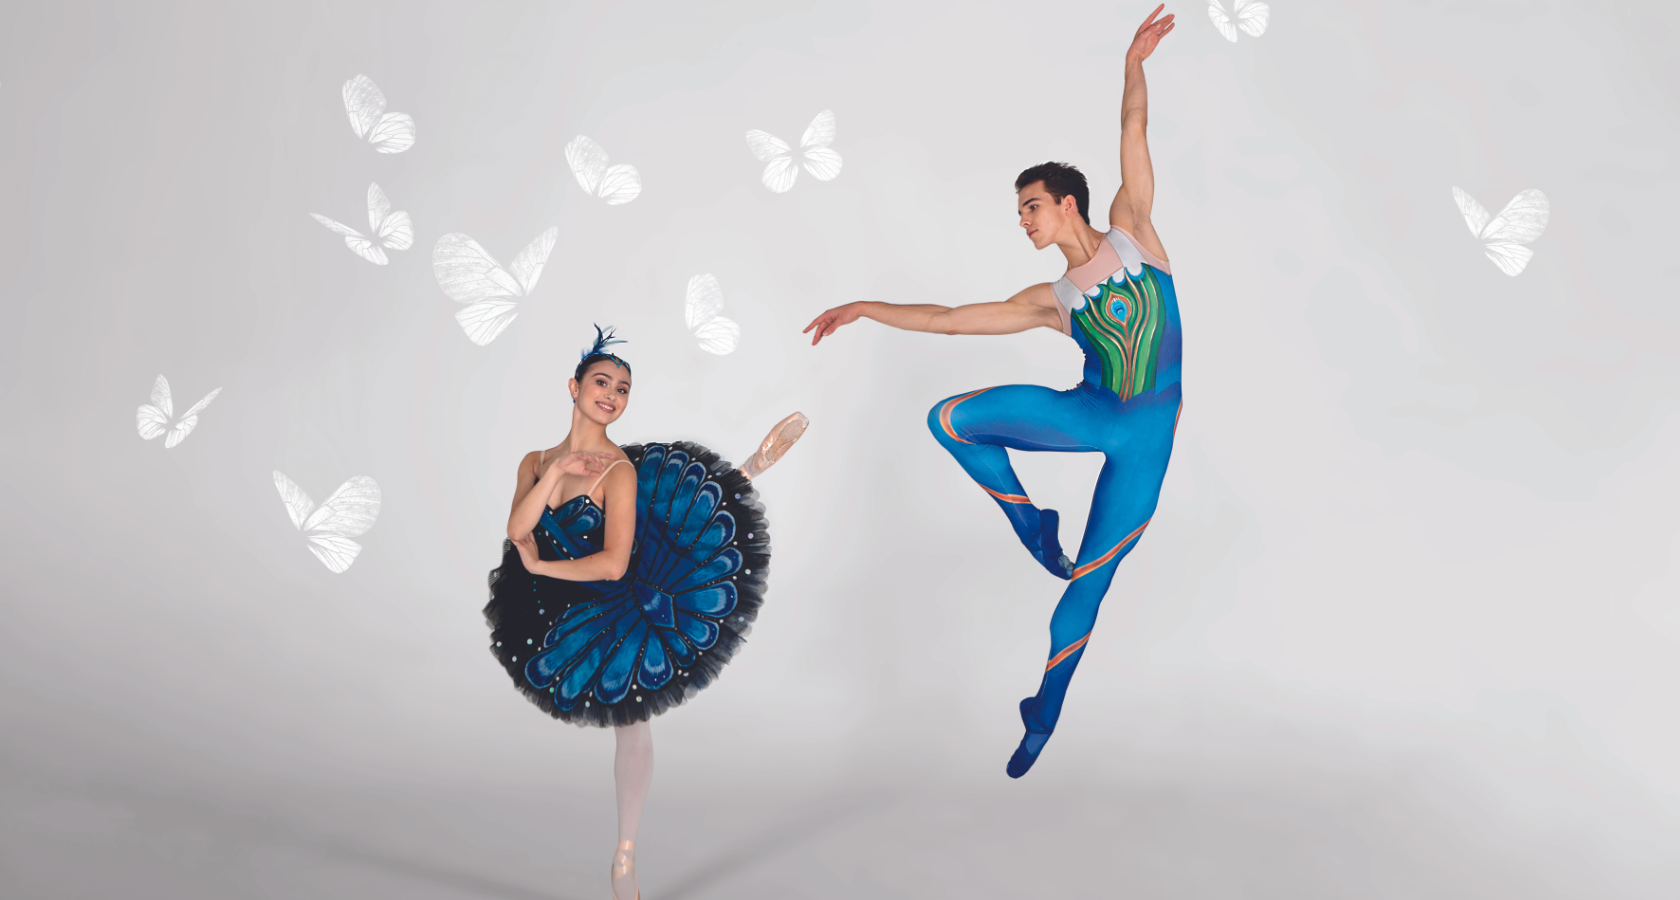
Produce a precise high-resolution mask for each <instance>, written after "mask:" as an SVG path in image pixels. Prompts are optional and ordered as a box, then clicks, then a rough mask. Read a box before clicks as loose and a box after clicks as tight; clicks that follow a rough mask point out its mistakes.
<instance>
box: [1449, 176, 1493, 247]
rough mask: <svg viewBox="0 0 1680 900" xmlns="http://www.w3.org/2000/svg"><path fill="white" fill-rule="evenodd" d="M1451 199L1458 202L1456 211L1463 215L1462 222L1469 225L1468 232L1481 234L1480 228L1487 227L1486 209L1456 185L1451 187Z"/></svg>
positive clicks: (1479, 235)
mask: <svg viewBox="0 0 1680 900" xmlns="http://www.w3.org/2000/svg"><path fill="white" fill-rule="evenodd" d="M1452 191H1453V200H1454V202H1456V203H1457V204H1458V211H1459V213H1460V214H1461V215H1463V216H1464V224H1465V225H1467V226H1469V228H1470V233H1471V234H1473V235H1475V236H1476V237H1478V238H1479V237H1481V236H1482V229H1484V228H1486V227H1487V223H1488V211H1487V210H1485V209H1483V208H1482V205H1481V204H1480V203H1477V202H1476V198H1475V197H1472V196H1470V195H1469V194H1467V193H1465V192H1464V191H1462V190H1459V189H1458V187H1456V186H1455V187H1453V189H1452Z"/></svg>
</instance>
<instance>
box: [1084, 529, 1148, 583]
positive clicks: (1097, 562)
mask: <svg viewBox="0 0 1680 900" xmlns="http://www.w3.org/2000/svg"><path fill="white" fill-rule="evenodd" d="M1150 521H1152V520H1147V519H1146V520H1145V521H1144V523H1143V524H1142V525H1139V526H1138V527H1137V530H1136V531H1134V532H1132V533H1131V534H1128V535H1126V536H1125V537H1124V538H1122V539H1121V540H1120V543H1118V544H1115V545H1114V548H1113V549H1112V550H1109V551H1108V552H1107V553H1104V554H1103V555H1102V556H1100V557H1098V558H1097V559H1093V560H1091V561H1090V562H1088V563H1086V564H1085V565H1083V566H1080V567H1079V568H1077V569H1074V570H1073V578H1072V579H1071V580H1073V581H1078V580H1079V579H1081V578H1084V577H1085V576H1086V575H1089V574H1091V573H1092V572H1094V571H1096V570H1097V569H1100V568H1102V567H1103V566H1104V565H1106V564H1107V563H1108V561H1109V560H1111V559H1113V558H1114V556H1115V554H1117V553H1119V552H1120V551H1121V550H1123V549H1125V547H1126V545H1127V544H1130V543H1131V542H1132V541H1135V540H1137V538H1138V535H1140V534H1143V530H1144V529H1145V528H1148V527H1149V522H1150Z"/></svg>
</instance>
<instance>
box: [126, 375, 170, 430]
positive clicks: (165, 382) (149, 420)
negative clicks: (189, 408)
mask: <svg viewBox="0 0 1680 900" xmlns="http://www.w3.org/2000/svg"><path fill="white" fill-rule="evenodd" d="M173 413H174V404H173V403H172V402H171V401H170V397H169V379H167V378H165V377H163V376H162V375H159V376H158V377H157V381H154V382H152V402H151V403H142V404H140V408H139V409H137V410H135V415H134V418H135V427H136V428H137V429H138V430H139V432H140V437H142V438H144V439H146V440H148V441H149V440H151V439H152V438H155V437H157V436H158V435H160V434H163V433H164V431H165V430H167V429H168V428H169V419H170V416H172V415H173Z"/></svg>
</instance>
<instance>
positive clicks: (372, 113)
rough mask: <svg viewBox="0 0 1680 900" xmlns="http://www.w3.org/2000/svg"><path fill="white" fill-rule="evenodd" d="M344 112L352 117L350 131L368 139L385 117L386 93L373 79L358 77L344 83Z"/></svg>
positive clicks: (363, 76)
mask: <svg viewBox="0 0 1680 900" xmlns="http://www.w3.org/2000/svg"><path fill="white" fill-rule="evenodd" d="M343 93H344V112H345V114H346V115H348V116H349V117H350V130H351V131H354V132H355V133H356V137H359V138H362V139H363V140H366V139H367V136H368V135H369V134H371V133H372V132H373V129H374V127H375V126H376V125H378V124H379V120H380V118H381V117H383V116H384V115H385V92H384V91H381V90H380V89H379V85H377V84H374V83H373V79H371V78H369V77H367V76H366V75H357V76H356V77H355V78H352V79H350V80H349V81H346V82H344V90H343Z"/></svg>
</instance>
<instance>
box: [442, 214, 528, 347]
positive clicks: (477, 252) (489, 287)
mask: <svg viewBox="0 0 1680 900" xmlns="http://www.w3.org/2000/svg"><path fill="white" fill-rule="evenodd" d="M558 233H559V229H558V228H549V229H548V230H547V231H544V232H543V233H542V234H539V235H537V239H536V240H534V241H532V242H531V244H530V246H528V247H526V248H525V249H524V250H521V251H519V255H518V256H515V257H514V258H513V265H512V266H509V267H508V268H510V269H512V270H513V274H511V275H509V274H508V272H507V271H506V270H504V269H503V268H502V267H501V265H499V264H498V263H497V262H496V260H495V258H494V257H492V256H491V255H490V254H489V253H486V252H485V251H484V248H483V247H480V246H479V245H478V242H477V241H475V240H473V239H472V238H470V237H467V236H466V235H464V234H455V233H451V234H446V235H444V236H443V237H440V238H438V242H437V246H436V247H433V248H432V274H433V275H434V276H436V277H437V283H438V287H441V288H443V292H444V293H445V294H448V295H449V298H450V299H451V300H454V301H455V302H456V303H465V304H467V307H466V308H465V309H463V310H461V311H460V312H458V313H456V314H455V321H457V322H460V323H461V328H462V329H463V330H465V331H466V333H467V339H468V340H471V341H472V342H473V343H475V344H478V345H480V346H483V345H485V344H488V343H490V342H491V341H493V340H495V339H496V335H498V334H501V333H502V330H503V329H505V328H507V327H508V324H509V323H511V322H512V321H513V319H514V316H517V315H518V314H519V313H518V312H517V311H516V310H515V307H517V306H518V305H519V298H520V297H526V296H530V293H531V289H532V288H534V287H536V286H537V277H538V276H540V275H541V274H542V270H543V264H544V263H546V262H548V255H549V254H550V253H552V252H553V251H554V236H555V235H556V234H558Z"/></svg>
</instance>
